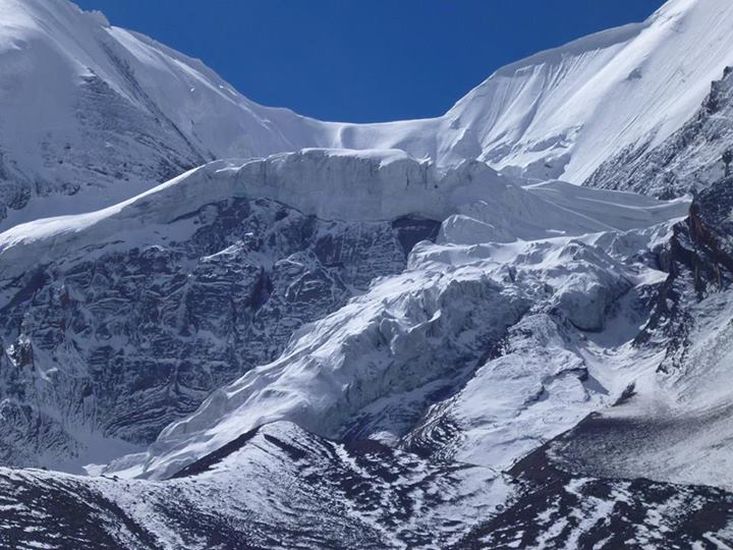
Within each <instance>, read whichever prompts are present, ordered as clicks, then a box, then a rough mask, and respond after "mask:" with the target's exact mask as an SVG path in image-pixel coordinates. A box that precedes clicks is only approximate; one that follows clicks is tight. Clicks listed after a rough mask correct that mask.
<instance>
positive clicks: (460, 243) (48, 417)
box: [0, 0, 733, 549]
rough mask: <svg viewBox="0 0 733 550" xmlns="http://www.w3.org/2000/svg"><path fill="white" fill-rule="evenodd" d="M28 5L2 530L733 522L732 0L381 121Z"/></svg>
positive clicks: (7, 59)
mask: <svg viewBox="0 0 733 550" xmlns="http://www.w3.org/2000/svg"><path fill="white" fill-rule="evenodd" d="M0 14H2V15H3V17H2V18H0V105H2V107H3V110H2V114H1V115H0V190H1V191H2V193H1V195H0V203H1V205H2V208H3V210H2V212H0V217H2V221H1V222H0V223H2V232H0V310H1V311H2V316H0V342H1V344H2V350H3V353H2V354H1V355H0V419H1V422H2V430H0V547H8V548H38V547H45V548H71V547H73V548H166V549H167V548H171V549H173V548H212V547H217V548H314V547H316V548H343V547H354V548H408V547H409V548H416V547H419V548H512V547H522V548H530V547H531V548H606V547H607V548H618V547H631V548H636V547H639V548H642V547H644V548H648V547H670V548H689V547H693V548H719V547H726V545H727V546H731V545H733V517H732V515H731V510H732V509H733V476H731V474H730V471H731V468H730V466H731V464H732V463H733V462H732V461H733V452H732V451H731V450H730V441H731V437H733V423H731V421H730V416H731V411H732V410H733V405H732V403H733V401H732V399H731V395H730V393H731V392H730V391H728V389H727V386H728V385H727V384H725V383H724V382H725V379H726V375H727V371H728V367H729V364H730V359H731V357H733V348H731V346H730V344H729V341H730V332H731V330H733V329H732V328H731V322H730V319H731V314H732V313H733V306H732V305H731V298H732V296H731V292H730V283H731V281H733V247H732V246H731V244H730V243H731V242H733V241H732V240H733V222H731V219H733V218H731V212H733V191H732V190H733V180H732V179H723V180H722V181H718V180H720V178H721V176H722V175H723V166H722V164H721V162H720V157H721V153H722V151H724V150H725V149H727V148H729V147H730V146H731V145H733V144H730V143H728V137H729V136H731V135H733V122H730V120H731V119H730V117H729V116H728V113H729V112H730V111H731V109H733V94H731V91H730V90H731V89H732V88H731V81H730V79H731V73H730V70H729V69H726V67H727V66H728V65H733V33H731V32H730V30H731V29H732V28H733V4H730V3H729V2H728V1H727V0H671V1H670V2H668V3H667V4H666V5H665V6H664V7H663V8H662V9H660V10H659V11H658V12H657V13H655V14H654V15H653V16H652V17H651V18H650V19H649V20H648V21H646V22H644V23H640V24H635V25H630V26H627V27H624V28H621V29H615V30H610V31H607V32H604V33H600V34H597V35H594V36H591V37H588V38H584V39H581V40H578V41H576V42H573V43H571V44H569V45H566V46H563V47H561V48H558V49H556V50H552V51H548V52H543V53H540V54H538V55H536V56H533V57H531V58H529V59H527V60H524V61H520V62H518V63H516V64H513V65H511V66H509V67H506V68H504V69H501V70H499V71H497V72H496V73H495V74H494V75H492V76H491V77H490V78H489V79H487V80H486V81H485V82H484V83H482V84H481V85H479V86H478V87H477V88H476V89H475V90H473V91H472V92H470V93H469V94H468V95H467V96H466V97H465V98H464V99H462V100H461V101H460V102H458V104H456V106H455V107H454V108H453V109H451V110H450V111H449V112H448V113H446V114H445V115H444V116H442V117H438V118H436V119H432V120H423V121H406V122H395V123H385V124H371V125H355V124H347V123H329V122H320V121H316V120H311V119H307V118H304V117H300V116H298V115H296V114H294V113H292V112H290V111H287V110H284V109H271V108H266V107H262V106H260V105H257V104H254V103H252V102H251V101H249V100H247V99H246V98H244V97H243V96H241V95H240V94H239V93H238V92H236V91H235V90H233V89H231V87H230V86H229V85H227V84H226V83H225V82H223V81H222V80H221V79H220V78H219V77H218V76H216V75H215V74H214V73H213V72H212V71H210V70H209V69H207V68H206V67H205V66H204V65H203V64H202V63H201V62H198V61H195V60H192V59H189V58H187V57H185V56H183V55H182V54H179V53H177V52H174V51H172V50H170V49H168V48H166V47H165V46H163V45H160V44H158V43H156V42H154V41H153V40H151V39H149V38H146V37H144V36H141V35H139V34H136V33H133V32H129V31H125V30H122V29H119V28H116V27H113V26H110V24H109V23H108V22H107V21H106V20H105V19H104V17H103V16H102V15H100V14H89V13H84V12H82V11H81V10H79V9H78V8H76V7H75V6H74V5H73V4H71V3H69V2H67V1H66V0H0ZM721 77H722V80H721ZM711 86H712V88H711ZM226 159H228V160H226ZM173 176H175V177H173ZM163 181H164V183H161V182H163ZM583 182H585V183H586V184H587V186H585V187H581V186H579V185H577V184H580V183H583ZM598 187H601V188H604V189H597V188H598ZM690 188H694V189H695V190H696V193H695V196H694V197H691V196H689V195H687V196H686V195H685V192H686V191H687V190H688V189H690ZM612 189H615V190H612ZM618 189H622V190H633V191H636V192H638V193H642V194H637V193H631V192H623V191H618ZM698 191H699V192H698ZM651 196H657V197H666V198H668V199H669V198H671V197H678V198H676V199H673V200H659V199H657V198H652V197H651ZM721 382H722V383H721ZM39 467H43V468H48V469H50V470H51V471H48V470H46V471H44V470H40V469H32V468H39ZM84 471H86V473H87V474H88V475H86V476H83V475H80V474H81V473H82V472H84ZM62 472H64V473H62Z"/></svg>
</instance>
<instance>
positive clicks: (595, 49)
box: [446, 0, 733, 183]
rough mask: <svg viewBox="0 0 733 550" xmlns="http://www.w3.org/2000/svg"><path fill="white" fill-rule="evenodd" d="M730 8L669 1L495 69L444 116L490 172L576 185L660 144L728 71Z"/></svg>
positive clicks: (732, 59)
mask: <svg viewBox="0 0 733 550" xmlns="http://www.w3.org/2000/svg"><path fill="white" fill-rule="evenodd" d="M731 27H733V5H732V4H731V3H730V2H728V1H727V0H670V1H669V2H668V3H667V4H665V5H664V6H663V7H662V8H661V9H660V10H659V11H658V12H657V13H655V14H654V15H653V16H652V17H651V18H650V19H649V20H648V21H646V22H645V23H643V24H639V25H630V26H627V27H623V28H620V29H614V30H610V31H606V32H603V33H600V34H597V35H593V36H590V37H587V38H583V39H581V40H578V41H576V42H573V43H571V44H568V45H566V46H563V47H561V48H558V49H556V50H551V51H548V52H544V53H541V54H538V55H536V56H534V57H530V58H529V59H526V60H524V61H520V62H518V63H516V64H513V65H510V66H508V67H505V68H503V69H501V70H499V71H498V72H497V73H496V74H494V75H493V76H492V77H491V78H489V79H488V80H487V81H486V82H484V83H483V84H481V85H480V86H479V87H477V88H476V89H475V90H474V91H472V92H471V93H469V94H468V95H467V96H466V97H465V98H463V99H462V100H461V101H459V102H458V104H457V105H456V106H455V107H454V108H453V109H451V111H449V112H448V114H447V115H446V117H447V119H449V120H450V121H451V122H452V124H453V125H455V126H458V127H461V128H462V129H463V131H464V132H465V135H466V138H465V141H466V142H470V143H473V144H474V145H473V147H472V148H473V150H474V152H475V156H477V157H478V158H481V159H484V160H486V161H488V162H489V163H490V164H491V165H492V166H494V167H495V168H505V167H512V166H516V167H519V168H520V169H523V170H524V171H526V172H527V173H529V174H530V175H537V176H538V177H542V178H547V177H560V176H562V178H563V179H565V180H568V181H571V182H573V183H581V182H582V181H583V180H585V179H586V178H587V177H588V176H590V175H591V173H592V172H593V171H594V169H595V168H597V167H598V166H599V165H600V164H601V163H602V162H603V161H604V160H606V159H607V158H609V157H610V156H612V155H614V154H615V153H618V152H619V151H621V150H622V149H624V148H627V147H629V148H631V149H632V150H633V149H637V148H640V147H642V146H648V145H649V144H652V145H655V144H659V143H661V142H662V141H663V140H664V139H665V138H666V137H668V136H669V135H670V134H671V133H672V132H674V131H675V130H677V129H678V128H680V127H681V126H682V125H683V124H684V123H685V122H686V121H687V120H688V119H689V118H690V117H691V116H692V115H693V114H694V113H695V111H696V110H697V108H698V107H699V105H700V103H701V101H702V99H703V98H704V97H705V95H706V94H707V93H708V90H709V86H710V83H711V81H713V80H716V79H718V78H719V77H720V75H721V74H722V72H723V68H724V67H725V66H726V65H730V64H733V36H732V35H731V33H730V29H731Z"/></svg>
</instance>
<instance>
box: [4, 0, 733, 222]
mask: <svg viewBox="0 0 733 550" xmlns="http://www.w3.org/2000/svg"><path fill="white" fill-rule="evenodd" d="M0 13H2V14H3V17H2V18H1V19H2V20H1V21H0V105H2V106H3V109H2V114H1V115H0V206H1V207H2V211H0V216H3V217H7V218H8V219H7V220H5V221H4V222H3V224H4V226H5V227H8V226H10V225H14V224H16V223H22V222H24V221H29V220H32V219H37V218H41V217H48V216H55V215H62V214H78V213H82V212H88V211H91V210H95V209H99V208H101V207H105V206H110V205H112V204H115V203H117V202H119V201H121V200H124V199H127V198H129V197H132V196H134V195H136V194H139V193H141V192H143V191H145V190H147V189H150V188H151V187H153V186H155V185H156V184H158V183H160V182H161V181H165V180H168V179H170V178H171V177H173V176H176V175H178V174H180V173H182V172H184V171H186V170H188V169H191V168H194V167H196V166H199V165H201V164H203V163H205V162H207V161H211V160H214V159H222V158H230V157H236V158H251V157H260V156H267V155H270V154H274V153H278V152H287V151H296V150H299V149H302V148H305V147H326V148H332V149H335V148H346V149H365V150H374V149H399V150H402V151H405V152H407V153H408V154H410V155H412V156H413V157H415V158H430V159H432V161H433V162H434V163H435V164H437V165H439V166H456V165H458V164H460V163H461V162H463V161H465V160H476V159H479V160H481V161H484V162H486V163H488V164H489V165H490V166H492V167H493V168H495V169H504V170H508V171H510V172H511V173H522V174H525V175H529V176H531V177H538V178H540V179H548V178H558V177H562V179H564V180H567V181H571V182H573V183H581V182H582V181H583V180H584V179H585V178H586V177H587V176H589V175H590V174H591V173H592V172H593V171H594V170H595V169H596V168H597V167H598V166H599V165H600V164H601V163H602V162H604V161H605V160H607V159H608V158H609V157H611V156H612V155H614V154H617V153H618V152H619V151H620V150H622V149H623V148H629V147H630V148H631V149H632V150H634V149H635V148H639V147H645V146H647V145H648V144H649V143H652V144H654V143H659V142H661V141H662V140H663V139H665V138H666V137H668V136H669V135H670V134H671V133H672V132H674V131H675V130H677V129H678V128H679V127H680V126H681V125H682V124H683V123H684V122H685V121H686V120H687V119H688V118H689V117H690V115H692V113H694V111H695V109H696V108H697V107H698V105H699V104H700V102H701V101H702V99H703V98H704V96H705V94H706V93H707V90H708V89H709V85H710V81H711V80H713V79H716V78H718V77H719V75H720V74H722V71H723V68H724V67H725V66H726V65H729V64H733V38H731V34H730V33H729V32H728V29H730V28H731V25H733V7H732V6H731V5H730V4H729V3H728V2H727V1H721V0H672V1H671V2H669V3H668V4H667V5H665V6H664V7H663V8H662V9H661V10H659V11H658V12H657V13H656V14H654V15H653V16H652V17H651V18H650V19H649V20H648V21H646V22H645V23H640V24H636V25H631V26H626V27H622V28H620V29H615V30H611V31H606V32H604V33H600V34H596V35H593V36H590V37H587V38H584V39H581V40H578V41H575V42H572V43H570V44H568V45H566V46H562V47H560V48H557V49H554V50H551V51H548V52H543V53H540V54H537V55H535V56H532V57H530V58H528V59H526V60H524V61H520V62H517V63H515V64H512V65H509V66H507V67H505V68H503V69H500V70H499V71H497V72H496V73H495V74H494V75H492V76H491V77H490V78H488V79H487V80H486V81H485V82H483V83H482V84H480V85H479V86H478V87H477V88H476V89H474V90H473V91H471V92H470V93H469V94H468V95H466V97H464V98H463V99H462V100H461V101H459V102H458V103H457V104H456V105H455V106H454V107H453V108H452V109H451V110H450V111H449V112H448V113H446V114H445V115H443V116H441V117H437V118H434V119H428V120H414V121H398V122H388V123H381V124H350V123H336V122H321V121H317V120H313V119H309V118H306V117H302V116H299V115H297V114H295V113H293V112H291V111H288V110H287V109H274V108H267V107H263V106H261V105H258V104H256V103H254V102H252V101H250V100H248V99H247V98H246V97H244V96H242V95H241V94H240V93H239V92H237V91H236V90H234V89H233V88H232V87H231V86H230V85H229V84H227V83H226V82H225V81H224V80H222V79H221V78H220V77H219V76H217V75H216V74H215V73H214V72H213V71H211V70H210V69H208V68H207V67H206V66H205V65H204V64H203V63H202V62H200V61H197V60H194V59H191V58H189V57H187V56H185V55H183V54H180V53H178V52H175V51H173V50H171V49H170V48H168V47H166V46H163V45H161V44H159V43H157V42H155V41H154V40H152V39H150V38H147V37H145V36H143V35H141V34H139V33H135V32H131V31H127V30H124V29H121V28H118V27H114V26H112V25H110V24H109V23H108V21H107V20H106V19H105V18H104V17H103V16H101V15H100V14H94V13H86V12H83V11H82V10H80V9H79V8H77V7H76V6H75V5H73V4H72V3H70V2H68V1H67V0H22V1H21V0H0Z"/></svg>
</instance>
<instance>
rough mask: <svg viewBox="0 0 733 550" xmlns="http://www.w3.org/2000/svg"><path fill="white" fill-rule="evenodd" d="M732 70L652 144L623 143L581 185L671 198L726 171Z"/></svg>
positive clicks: (731, 137) (732, 133)
mask: <svg viewBox="0 0 733 550" xmlns="http://www.w3.org/2000/svg"><path fill="white" fill-rule="evenodd" d="M732 113H733V73H732V72H731V69H730V67H727V68H726V69H725V71H724V75H723V77H722V79H720V80H716V81H714V82H713V83H712V87H711V90H710V93H709V95H708V96H707V98H706V99H705V101H704V102H703V104H702V106H701V107H700V109H699V110H698V112H697V113H696V114H695V115H694V116H693V117H692V118H691V119H690V120H689V121H688V122H687V123H685V125H684V126H682V128H680V129H679V130H678V131H677V132H675V133H674V134H672V135H671V136H670V137H669V138H667V139H666V140H664V141H663V142H662V143H660V144H658V145H656V146H653V145H652V144H651V143H650V142H647V143H646V144H644V145H643V146H641V147H628V148H627V149H625V150H623V151H621V152H619V153H618V154H617V155H615V156H614V157H612V158H610V159H609V160H607V161H606V162H604V163H603V164H602V165H601V166H600V167H599V168H598V169H597V170H596V171H595V172H594V173H593V174H592V175H591V176H590V177H589V178H588V179H587V180H586V181H585V185H587V186H590V187H597V188H604V189H618V190H627V191H635V192H637V193H645V194H649V195H653V196H655V197H661V198H672V197H677V196H681V195H684V194H685V193H690V192H692V193H695V192H697V191H699V190H701V189H704V188H705V187H707V186H709V185H711V184H712V183H714V182H716V181H718V180H719V179H721V178H722V177H723V176H724V175H725V164H724V162H723V160H722V158H723V153H724V152H725V151H727V150H730V149H731V148H733V128H732V127H731V124H730V117H731V115H732Z"/></svg>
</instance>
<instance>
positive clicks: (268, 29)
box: [75, 0, 664, 122]
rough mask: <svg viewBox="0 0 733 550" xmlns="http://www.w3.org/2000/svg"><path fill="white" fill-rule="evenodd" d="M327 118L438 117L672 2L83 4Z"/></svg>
mask: <svg viewBox="0 0 733 550" xmlns="http://www.w3.org/2000/svg"><path fill="white" fill-rule="evenodd" d="M75 1H76V3H77V4H79V5H80V6H81V7H83V8H85V9H100V10H102V11H103V12H105V14H106V15H107V16H108V18H109V19H110V21H111V22H112V23H113V24H115V25H119V26H123V27H127V28H131V29H134V30H138V31H141V32H143V33H145V34H148V35H150V36H152V37H153V38H156V39H158V40H160V41H161V42H164V43H166V44H168V45H169V46H172V47H174V48H176V49H178V50H181V51H183V52H184V53H187V54H189V55H192V56H194V57H198V58H201V59H202V60H203V61H204V62H205V63H206V64H207V65H209V66H210V67H212V68H213V69H215V70H216V71H217V72H218V73H219V74H221V75H222V76H223V77H224V78H225V79H227V80H228V81H229V82H231V83H232V84H233V85H234V86H235V87H236V88H238V89H239V90H240V91H241V92H242V93H244V95H246V96H248V97H249V98H251V99H253V100H255V101H258V102H260V103H263V104H266V105H272V106H282V107H289V108H291V109H293V110H295V111H297V112H299V113H302V114H305V115H310V116H314V117H317V118H321V119H327V120H345V121H353V122H367V121H385V120H396V119H406V118H422V117H429V116H436V115H439V114H442V113H443V112H445V111H446V110H447V109H448V108H450V106H451V105H452V104H453V103H455V102H456V101H457V100H458V99H460V98H461V97H462V96H463V95H464V94H465V93H466V92H468V91H469V90H470V89H471V88H472V87H473V86H475V85H476V84H478V83H479V82H481V81H482V80H483V79H484V78H486V77H487V76H489V74H491V72H493V71H494V70H495V69H497V68H499V67H500V66H502V65H504V64H506V63H509V62H511V61H514V60H516V59H520V58H522V57H525V56H527V55H530V54H532V53H534V52H536V51H538V50H542V49H546V48H549V47H554V46H558V45H560V44H563V43H564V42H567V41H569V40H572V39H574V38H578V37H580V36H583V35H585V34H589V33H591V32H595V31H598V30H602V29H605V28H608V27H612V26H617V25H621V24H625V23H628V22H632V21H640V20H643V19H645V18H646V17H647V16H648V15H649V14H651V13H652V12H653V11H654V10H655V9H657V8H658V7H659V6H661V5H662V4H663V3H664V2H663V0H75Z"/></svg>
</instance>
